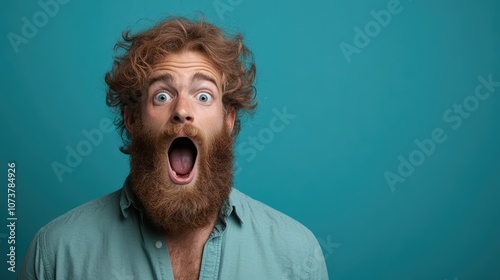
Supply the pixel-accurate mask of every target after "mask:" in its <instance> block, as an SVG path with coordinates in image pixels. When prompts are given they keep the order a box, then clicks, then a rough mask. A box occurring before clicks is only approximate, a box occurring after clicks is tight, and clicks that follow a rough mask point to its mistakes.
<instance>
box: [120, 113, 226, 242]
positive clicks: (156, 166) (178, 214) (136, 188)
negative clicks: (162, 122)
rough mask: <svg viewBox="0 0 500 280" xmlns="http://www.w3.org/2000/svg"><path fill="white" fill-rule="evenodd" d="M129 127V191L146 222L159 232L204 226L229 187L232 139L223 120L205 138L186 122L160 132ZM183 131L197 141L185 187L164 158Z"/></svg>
mask: <svg viewBox="0 0 500 280" xmlns="http://www.w3.org/2000/svg"><path fill="white" fill-rule="evenodd" d="M136 123H137V124H136V125H134V126H133V128H132V133H131V134H132V142H131V144H130V149H129V151H130V169H131V172H130V177H131V182H132V190H133V192H134V194H135V195H136V197H137V198H138V200H139V202H140V204H141V207H142V208H143V209H144V210H145V212H146V214H147V217H148V218H149V220H150V221H151V222H152V223H153V224H154V225H155V226H156V227H158V228H159V229H160V231H161V232H162V233H164V234H177V233H182V232H185V231H188V230H195V229H198V228H202V227H204V226H207V225H209V224H210V223H211V222H213V221H214V219H215V218H216V217H217V215H218V214H219V211H220V209H221V206H222V204H223V203H224V202H225V201H226V200H227V198H228V197H229V194H230V192H231V188H232V185H233V159H234V153H233V143H234V137H233V136H232V135H230V132H229V130H228V128H227V125H226V122H224V127H223V129H222V130H221V131H219V132H217V133H215V134H214V135H212V137H211V139H207V137H206V136H204V135H202V133H201V131H200V130H199V129H197V128H196V127H194V126H192V125H191V124H173V125H168V126H166V127H165V128H164V129H162V130H154V129H149V128H145V127H144V126H143V125H142V124H141V121H140V120H139V121H138V122H136ZM180 132H184V134H185V135H187V136H188V137H189V138H190V139H193V140H194V141H195V142H196V143H197V147H198V149H197V151H196V153H195V161H196V162H195V164H194V166H193V170H192V171H191V172H193V171H194V169H195V168H197V171H196V173H195V177H194V178H193V180H192V181H191V182H190V183H189V184H186V185H178V184H175V183H173V182H172V180H171V179H170V176H169V160H168V157H167V154H168V151H169V147H168V145H170V143H172V142H173V140H174V139H175V138H176V137H177V135H179V133H180Z"/></svg>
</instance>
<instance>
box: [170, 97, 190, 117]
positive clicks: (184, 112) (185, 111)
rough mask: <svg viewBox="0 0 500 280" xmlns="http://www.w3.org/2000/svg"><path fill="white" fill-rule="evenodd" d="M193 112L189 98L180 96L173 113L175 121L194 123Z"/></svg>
mask: <svg viewBox="0 0 500 280" xmlns="http://www.w3.org/2000/svg"><path fill="white" fill-rule="evenodd" d="M193 119H194V118H193V113H192V111H191V106H190V104H189V100H187V98H185V97H183V96H178V98H177V102H176V103H175V107H174V110H173V113H172V122H173V123H192V122H193Z"/></svg>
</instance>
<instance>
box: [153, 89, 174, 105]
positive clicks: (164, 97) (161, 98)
mask: <svg viewBox="0 0 500 280" xmlns="http://www.w3.org/2000/svg"><path fill="white" fill-rule="evenodd" d="M154 98H155V101H156V102H157V103H165V102H167V101H170V100H171V99H172V97H171V96H170V95H168V93H167V92H164V91H162V92H159V93H157V94H156V95H155V97H154Z"/></svg>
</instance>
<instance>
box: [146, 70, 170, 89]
mask: <svg viewBox="0 0 500 280" xmlns="http://www.w3.org/2000/svg"><path fill="white" fill-rule="evenodd" d="M173 80H174V77H173V76H172V75H170V74H169V73H161V74H158V75H155V76H153V77H152V78H151V79H150V80H149V85H148V86H151V85H152V84H154V83H156V82H158V81H162V82H164V83H170V82H172V81H173Z"/></svg>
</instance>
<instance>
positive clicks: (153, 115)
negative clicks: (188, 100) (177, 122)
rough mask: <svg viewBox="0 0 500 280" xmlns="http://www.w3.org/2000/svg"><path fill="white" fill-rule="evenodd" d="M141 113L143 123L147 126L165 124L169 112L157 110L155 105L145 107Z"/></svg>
mask: <svg viewBox="0 0 500 280" xmlns="http://www.w3.org/2000/svg"><path fill="white" fill-rule="evenodd" d="M141 114H142V115H141V121H142V124H143V125H144V126H146V127H160V126H164V125H165V122H166V121H167V120H168V116H167V115H168V112H167V111H166V110H157V109H155V108H154V107H153V106H146V107H143V108H142V110H141Z"/></svg>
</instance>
